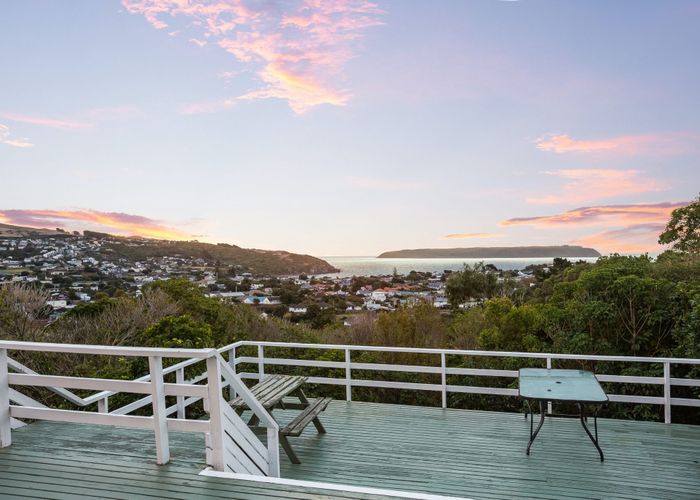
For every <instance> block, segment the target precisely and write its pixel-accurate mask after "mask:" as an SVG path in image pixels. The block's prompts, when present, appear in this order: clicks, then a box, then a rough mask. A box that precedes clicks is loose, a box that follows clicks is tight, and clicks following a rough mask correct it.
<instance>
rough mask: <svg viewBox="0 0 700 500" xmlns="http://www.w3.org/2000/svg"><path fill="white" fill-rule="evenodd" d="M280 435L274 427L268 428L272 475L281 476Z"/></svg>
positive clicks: (268, 448)
mask: <svg viewBox="0 0 700 500" xmlns="http://www.w3.org/2000/svg"><path fill="white" fill-rule="evenodd" d="M279 439H280V436H279V434H278V431H277V430H275V429H274V428H272V427H268V428H267V456H268V460H269V467H270V472H269V474H270V476H271V477H280V443H279Z"/></svg>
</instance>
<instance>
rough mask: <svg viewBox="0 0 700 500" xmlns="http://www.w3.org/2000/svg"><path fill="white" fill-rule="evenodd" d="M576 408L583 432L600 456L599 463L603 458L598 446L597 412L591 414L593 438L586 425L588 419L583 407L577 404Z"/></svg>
mask: <svg viewBox="0 0 700 500" xmlns="http://www.w3.org/2000/svg"><path fill="white" fill-rule="evenodd" d="M578 408H579V415H580V419H581V425H582V426H583V430H585V431H586V434H588V437H589V438H591V441H592V442H593V444H594V445H595V447H596V449H597V450H598V454H599V455H600V461H601V462H603V461H604V460H605V457H604V456H603V450H601V449H600V445H599V444H598V412H597V411H596V412H595V413H594V414H593V426H594V427H595V437H593V434H591V431H590V430H589V429H588V425H586V422H587V421H588V419H587V417H586V410H585V406H584V405H583V404H582V403H579V404H578Z"/></svg>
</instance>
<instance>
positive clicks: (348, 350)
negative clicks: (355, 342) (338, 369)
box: [345, 349, 352, 401]
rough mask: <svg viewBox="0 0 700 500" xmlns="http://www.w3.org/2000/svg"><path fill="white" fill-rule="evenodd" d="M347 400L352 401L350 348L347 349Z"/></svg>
mask: <svg viewBox="0 0 700 500" xmlns="http://www.w3.org/2000/svg"><path fill="white" fill-rule="evenodd" d="M345 401H352V370H351V369H350V349H345Z"/></svg>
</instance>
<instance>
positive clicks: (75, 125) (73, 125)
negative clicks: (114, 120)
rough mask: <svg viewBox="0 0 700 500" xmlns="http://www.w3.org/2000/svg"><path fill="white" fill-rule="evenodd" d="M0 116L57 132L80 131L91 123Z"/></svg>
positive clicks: (9, 115)
mask: <svg viewBox="0 0 700 500" xmlns="http://www.w3.org/2000/svg"><path fill="white" fill-rule="evenodd" d="M0 116H2V117H3V118H5V119H7V120H11V121H13V122H19V123H29V124H31V125H40V126H42V127H49V128H56V129H59V130H80V129H86V128H90V127H92V123H87V122H80V121H74V120H63V119H60V118H50V117H46V116H31V115H23V114H19V113H7V112H3V113H0Z"/></svg>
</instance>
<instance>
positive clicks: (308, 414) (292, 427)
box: [280, 398, 333, 437]
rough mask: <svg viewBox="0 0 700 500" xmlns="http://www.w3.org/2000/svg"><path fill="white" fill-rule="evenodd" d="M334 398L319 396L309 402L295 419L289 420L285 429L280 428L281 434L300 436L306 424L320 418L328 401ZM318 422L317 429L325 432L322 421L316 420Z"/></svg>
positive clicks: (322, 432)
mask: <svg viewBox="0 0 700 500" xmlns="http://www.w3.org/2000/svg"><path fill="white" fill-rule="evenodd" d="M332 400H333V398H318V399H315V400H314V401H311V402H310V403H309V406H307V407H306V408H304V410H303V411H302V412H301V413H299V415H297V416H296V418H295V419H294V420H292V421H291V422H289V423H288V424H287V425H286V426H285V427H284V428H283V429H280V434H282V435H283V436H292V437H297V436H300V435H301V433H302V432H304V429H306V426H307V425H309V424H310V423H311V422H312V421H315V420H317V419H318V416H319V414H320V413H321V412H322V411H324V410H325V409H326V407H327V406H328V403H330V402H331V401H332ZM314 424H316V429H317V430H318V432H319V433H321V434H325V432H326V430H325V429H324V428H323V425H321V422H320V421H318V422H314Z"/></svg>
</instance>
